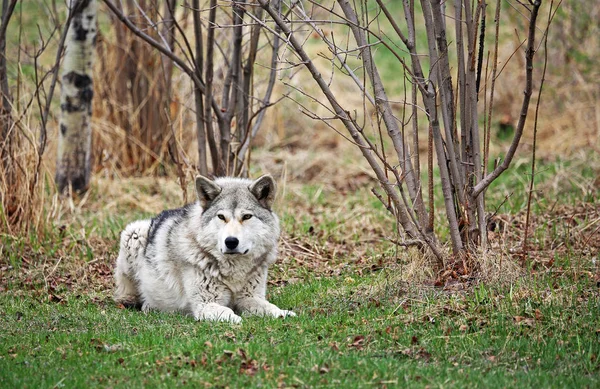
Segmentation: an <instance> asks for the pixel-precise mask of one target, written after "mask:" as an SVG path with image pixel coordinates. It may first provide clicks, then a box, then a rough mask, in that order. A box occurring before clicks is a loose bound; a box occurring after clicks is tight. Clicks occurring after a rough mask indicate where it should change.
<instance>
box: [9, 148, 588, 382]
mask: <svg viewBox="0 0 600 389" xmlns="http://www.w3.org/2000/svg"><path fill="white" fill-rule="evenodd" d="M596 165H597V164H596V162H595V160H594V161H592V159H590V160H588V162H587V163H580V162H576V161H570V162H565V161H560V160H557V161H555V162H552V163H550V162H547V163H540V164H539V170H538V172H539V175H538V179H539V181H538V188H539V189H540V190H542V191H544V192H545V195H546V197H547V198H544V197H540V198H538V199H537V200H536V203H535V204H536V206H535V207H534V209H533V214H534V216H536V217H538V218H540V219H542V220H541V221H540V222H538V223H537V224H536V229H535V234H534V235H533V237H532V239H536V240H537V241H539V242H540V243H539V244H540V248H542V249H544V250H547V252H549V253H550V255H551V257H552V258H553V264H549V263H548V262H544V261H542V262H536V260H535V258H536V257H535V255H537V254H535V255H534V260H531V261H530V262H528V263H526V266H524V267H523V273H524V274H523V275H522V277H521V278H518V279H517V280H516V281H514V279H513V281H512V282H511V283H504V284H503V285H491V284H488V285H486V284H484V283H479V284H477V283H474V286H466V287H465V289H464V290H463V291H460V292H456V291H455V292H449V291H443V290H441V289H437V288H433V287H431V286H427V285H424V284H418V283H414V284H407V283H406V282H405V281H401V279H402V278H401V277H400V273H402V272H403V267H402V266H406V264H407V263H408V261H410V260H411V259H410V258H411V257H410V255H405V253H404V251H402V250H401V251H400V252H399V253H398V251H397V250H396V249H395V248H393V247H392V248H390V245H389V244H387V243H385V241H384V236H385V234H389V233H390V232H389V231H390V229H392V228H393V219H392V217H391V216H390V215H388V213H387V211H386V210H385V209H384V208H383V207H382V206H381V205H380V204H379V203H378V200H376V199H375V198H374V197H373V196H372V195H371V194H370V193H369V188H362V189H360V190H358V191H355V192H349V193H347V194H345V195H344V201H343V202H340V195H339V193H337V191H336V190H333V189H331V188H329V189H328V188H327V187H326V186H318V185H306V186H303V187H302V188H300V190H299V191H298V192H296V191H291V190H290V191H289V192H288V195H287V196H286V198H284V199H282V200H280V204H279V208H280V215H281V220H282V226H283V230H284V231H285V232H286V234H288V236H291V237H294V239H296V242H298V243H299V244H304V245H308V248H309V249H311V250H312V252H319V253H321V255H322V257H319V258H313V257H310V256H308V257H301V255H302V254H301V253H295V252H293V251H291V252H290V251H283V254H282V255H281V258H280V261H279V262H278V263H277V264H276V265H275V266H273V269H272V271H271V273H270V280H272V281H275V283H276V284H277V285H281V284H285V283H287V282H290V284H288V285H286V286H278V287H275V286H269V295H268V297H269V299H270V301H272V302H273V303H275V304H277V305H278V306H280V307H282V308H284V309H293V310H294V311H295V312H297V313H298V317H296V318H289V319H286V320H275V319H267V318H258V317H246V318H245V319H244V321H243V323H242V324H241V325H229V324H225V323H207V322H195V321H194V320H193V319H192V318H190V317H187V316H185V315H183V314H166V313H159V312H151V313H149V314H143V313H141V312H138V311H134V310H125V309H119V308H118V307H117V306H115V304H114V303H113V302H112V300H111V298H110V295H111V289H112V280H111V276H110V269H111V266H112V263H113V261H114V257H115V255H116V252H117V249H118V244H117V243H118V242H117V239H118V234H119V231H120V230H121V229H122V228H123V226H124V225H125V224H126V223H128V222H129V221H131V220H134V219H136V218H138V217H147V216H149V214H148V213H147V211H144V212H142V211H140V210H139V209H138V208H137V206H132V203H131V200H126V201H124V202H122V203H118V202H116V203H114V205H113V206H112V208H111V210H110V212H103V211H101V210H99V209H98V207H100V208H102V206H101V204H108V203H113V202H114V201H116V199H118V198H120V197H125V196H131V198H132V199H134V200H135V201H137V202H139V203H142V204H149V203H153V202H154V203H155V204H154V205H156V206H157V207H158V208H161V207H163V206H166V204H170V205H171V206H175V205H177V204H178V203H177V201H180V200H181V199H180V197H178V196H179V194H177V193H176V192H174V191H173V190H172V189H170V188H166V187H165V188H163V187H161V184H158V183H156V184H152V185H149V184H145V183H144V182H145V181H144V182H141V183H140V182H137V181H136V183H135V185H136V186H137V187H139V188H138V189H139V190H138V191H133V189H131V188H132V185H134V183H133V182H129V183H127V182H126V183H124V184H123V187H124V189H118V188H117V185H116V184H114V183H113V184H112V185H113V186H112V187H111V190H110V191H109V192H111V193H109V194H102V193H101V192H100V191H99V190H98V187H96V186H93V187H92V189H91V192H90V194H89V198H88V200H87V203H86V204H87V206H84V207H81V209H79V210H77V211H76V212H74V213H73V215H71V218H72V219H69V217H66V216H63V219H60V220H59V222H57V223H58V224H59V225H64V226H65V227H64V229H62V230H57V229H54V230H53V229H49V230H48V231H45V232H42V233H40V234H38V235H34V234H32V235H29V236H20V237H11V236H8V235H2V236H0V291H1V292H0V383H1V384H0V387H34V388H38V387H66V388H71V387H126V388H136V387H166V388H171V387H178V386H190V387H203V386H206V387H231V388H235V387H265V388H274V387H311V388H312V387H336V388H337V387H340V388H353V387H358V388H363V387H388V388H390V387H443V388H449V387H450V388H452V387H457V388H462V387H499V388H504V387H535V388H538V387H544V388H545V387H557V388H563V387H574V388H575V387H577V388H580V387H598V386H599V385H600V382H599V381H600V380H599V379H598V377H600V372H599V370H600V363H599V362H598V357H599V356H600V325H599V324H598V323H600V317H599V316H600V302H599V300H598V287H597V285H596V282H597V280H595V279H594V275H595V274H596V275H597V274H598V268H597V267H594V265H593V263H592V261H591V258H592V256H593V255H595V254H591V255H590V253H589V250H591V249H593V247H595V246H591V245H590V246H588V247H587V249H586V248H585V247H573V245H574V244H578V243H577V242H581V241H582V240H579V241H576V240H572V239H571V238H572V237H571V236H570V235H568V234H571V233H573V234H574V235H573V236H575V230H577V228H579V229H580V230H582V231H583V235H581V236H582V237H583V238H582V239H583V240H585V239H586V238H587V237H588V236H591V235H590V233H591V232H592V231H593V228H595V227H594V226H595V224H592V223H595V221H594V220H595V219H593V218H594V217H596V218H597V216H593V217H592V216H590V217H588V218H586V217H583V216H580V217H579V219H576V220H579V223H580V224H579V226H578V227H576V228H575V227H573V226H572V220H574V219H571V218H569V217H562V219H564V220H562V219H561V220H559V219H560V218H561V216H560V214H552V215H550V216H548V214H547V212H548V211H549V209H553V206H552V201H551V200H549V199H548V198H555V199H556V200H559V201H560V204H561V205H565V206H571V205H573V206H577V205H581V206H583V205H585V206H589V204H591V205H592V206H593V205H594V204H597V203H598V198H597V193H595V192H589V193H587V192H586V190H587V189H585V188H586V186H585V185H582V183H587V182H590V183H591V182H593V179H594V174H595V172H596V171H597V170H596ZM528 166H529V165H528V164H523V163H521V164H516V165H515V167H514V168H511V170H509V171H508V172H507V173H506V174H505V175H503V176H502V178H501V179H500V180H499V181H498V182H497V183H495V184H494V185H495V186H494V187H493V190H492V189H491V190H490V191H489V192H488V194H489V201H488V207H489V208H491V209H493V208H496V207H498V206H499V205H500V204H501V203H502V200H503V199H504V196H505V194H506V193H514V195H513V197H511V198H514V201H517V200H518V201H521V202H522V201H523V198H524V195H525V193H526V191H525V189H524V188H526V186H525V185H524V183H526V179H527V176H526V175H527V172H528ZM557 177H558V178H559V179H558V181H559V185H558V186H555V185H554V184H553V182H554V181H557ZM561 177H567V179H562V178H561ZM577 177H582V179H581V180H579V182H576V178H577ZM102 184H104V185H109V183H107V182H104V181H103V182H102ZM163 184H164V183H163ZM144 185H146V186H144ZM148 185H149V186H148ZM586 185H587V184H586ZM98 186H101V185H100V184H98ZM128 188H129V189H128ZM155 188H158V189H157V190H156V191H155ZM552 188H553V189H552ZM120 190H122V191H124V193H121V192H120ZM130 190H131V191H132V192H131V193H130ZM586 193H587V194H589V196H587V195H586ZM143 196H148V197H143ZM590 196H591V197H590ZM586 202H587V203H586ZM163 203H164V204H163ZM98 204H100V205H98ZM284 204H285V206H284ZM586 204H587V205H586ZM554 208H555V207H554ZM438 209H441V208H439V207H438ZM491 209H490V210H491ZM365 210H368V211H369V212H363V211H365ZM521 211H522V205H515V203H510V202H506V203H505V204H504V205H503V206H502V208H501V209H500V212H501V213H512V214H514V213H516V212H521ZM67 216H68V215H67ZM438 217H440V218H443V215H438ZM588 219H589V220H588ZM588 223H589V228H587V229H583V228H584V227H585V226H586V225H588ZM507 228H511V227H510V226H508V227H507ZM571 231H573V232H571ZM364 238H370V239H373V240H372V243H369V244H364V243H363V244H360V243H359V241H360V239H364ZM378 241H380V243H376V242H378ZM555 241H556V242H564V245H563V246H562V247H561V248H560V250H556V251H548V250H549V245H550V244H552V243H551V242H555ZM508 244H509V245H510V244H512V242H509V243H508ZM282 246H283V247H285V245H283V244H282ZM365 246H368V248H367V249H365ZM283 247H282V250H283ZM332 247H333V249H332ZM503 247H504V246H503ZM319 250H320V251H319ZM336 250H337V251H336ZM361 250H362V251H361ZM586 250H587V251H586ZM332 252H336V253H337V254H332ZM396 255H398V257H397V258H396ZM394 258H396V259H394ZM548 259H549V258H544V260H548ZM506 260H507V261H510V260H512V259H511V257H510V256H507V259H506ZM596 266H597V265H596ZM382 268H383V270H381V269H382ZM101 272H104V273H101Z"/></svg>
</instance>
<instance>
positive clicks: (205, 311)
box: [193, 303, 242, 324]
mask: <svg viewBox="0 0 600 389" xmlns="http://www.w3.org/2000/svg"><path fill="white" fill-rule="evenodd" d="M193 314H194V319H196V320H211V321H228V322H230V323H233V324H238V323H241V322H242V318H241V317H239V316H238V315H236V314H235V312H233V310H232V309H231V308H228V307H225V306H223V305H220V304H217V303H200V304H198V305H197V306H196V308H195V309H194V310H193Z"/></svg>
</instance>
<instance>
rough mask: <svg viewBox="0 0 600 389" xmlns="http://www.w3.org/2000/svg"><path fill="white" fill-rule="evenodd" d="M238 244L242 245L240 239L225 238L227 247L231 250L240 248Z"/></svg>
mask: <svg viewBox="0 0 600 389" xmlns="http://www.w3.org/2000/svg"><path fill="white" fill-rule="evenodd" d="M238 244H240V241H239V240H238V238H234V237H233V236H230V237H227V238H225V246H227V248H228V249H229V250H233V249H234V248H236V247H238Z"/></svg>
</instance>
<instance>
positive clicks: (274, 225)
mask: <svg viewBox="0 0 600 389" xmlns="http://www.w3.org/2000/svg"><path fill="white" fill-rule="evenodd" d="M275 191H276V184H275V180H273V177H271V176H270V175H265V176H262V177H260V178H258V179H256V180H255V181H251V180H246V179H241V178H228V177H226V178H217V179H216V180H214V181H212V180H210V179H208V178H206V177H203V176H198V177H196V192H197V193H198V199H199V200H200V205H201V206H202V209H203V212H202V216H201V225H202V227H201V229H202V231H199V239H200V240H201V242H202V245H204V246H205V247H206V248H207V249H208V250H210V252H211V253H212V254H213V255H215V256H216V257H221V256H227V257H229V256H231V259H233V258H235V256H240V257H241V256H249V257H252V258H258V257H261V256H263V255H265V254H267V253H269V252H272V251H273V250H274V248H275V246H276V245H277V240H278V238H279V219H278V218H277V216H276V215H275V214H274V213H273V212H272V210H271V207H272V205H273V201H274V200H275Z"/></svg>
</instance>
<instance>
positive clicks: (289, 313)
mask: <svg viewBox="0 0 600 389" xmlns="http://www.w3.org/2000/svg"><path fill="white" fill-rule="evenodd" d="M272 315H273V317H296V314H295V313H294V312H292V311H287V310H285V309H278V310H277V311H275V312H273V313H272Z"/></svg>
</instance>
